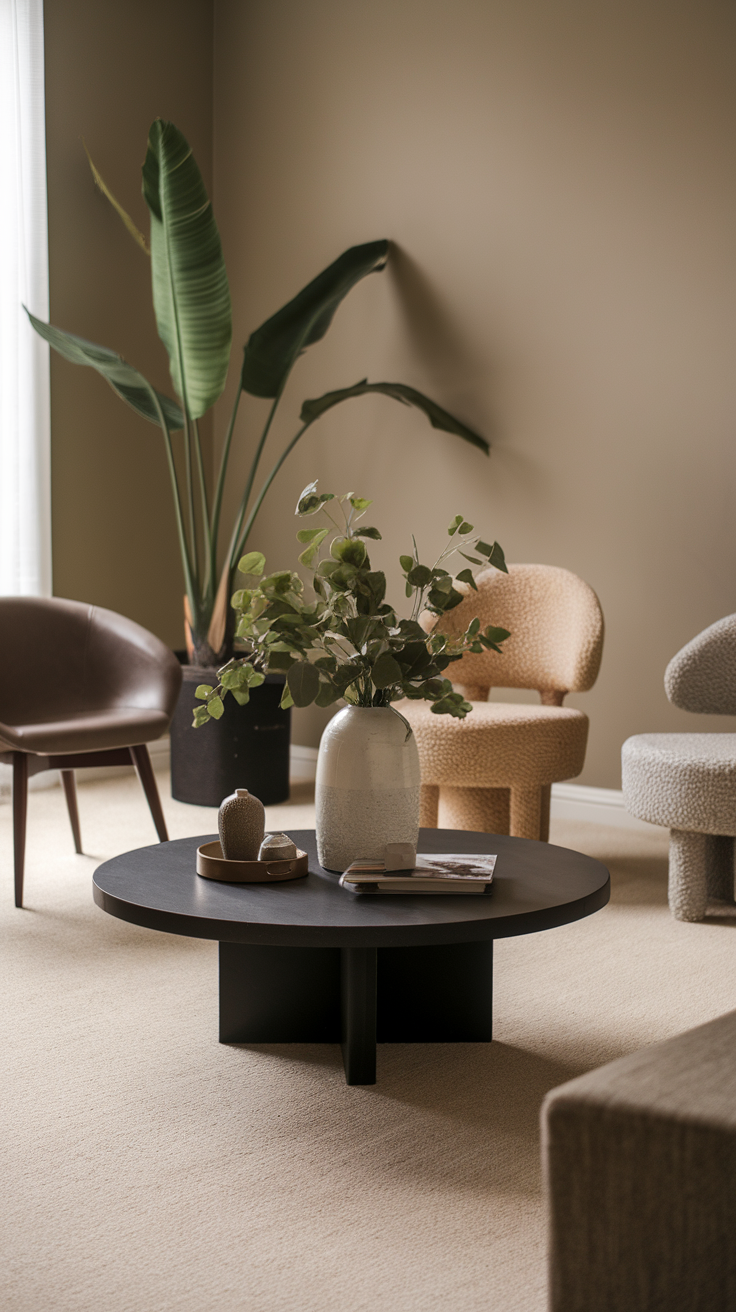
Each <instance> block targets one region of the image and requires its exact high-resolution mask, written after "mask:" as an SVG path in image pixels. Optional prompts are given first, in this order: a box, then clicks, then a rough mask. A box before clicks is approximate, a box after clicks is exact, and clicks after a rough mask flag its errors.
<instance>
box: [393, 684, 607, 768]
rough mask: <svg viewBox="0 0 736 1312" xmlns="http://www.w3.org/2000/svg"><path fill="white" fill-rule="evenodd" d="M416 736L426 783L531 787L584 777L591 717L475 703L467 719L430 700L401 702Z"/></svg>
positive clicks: (570, 710)
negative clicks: (441, 710)
mask: <svg viewBox="0 0 736 1312" xmlns="http://www.w3.org/2000/svg"><path fill="white" fill-rule="evenodd" d="M396 709H397V710H398V711H400V712H401V714H402V715H403V716H405V717H407V718H409V717H410V719H411V725H412V728H413V729H414V733H415V734H416V738H417V746H418V748H419V762H420V765H421V770H422V782H423V783H425V784H450V785H455V786H457V787H463V786H465V787H475V788H533V787H541V786H542V785H544V784H551V783H553V782H554V781H556V780H558V779H570V778H572V777H573V776H574V775H576V774H580V771H581V770H582V768H583V763H584V761H585V748H586V744H587V741H588V717H587V715H584V714H583V712H582V711H577V710H573V708H572V707H567V706H559V707H558V706H533V705H523V704H517V703H508V702H474V703H473V710H472V712H471V713H470V715H468V716H467V718H466V719H464V720H457V719H455V718H454V717H453V716H450V715H435V714H434V712H433V711H432V710H431V708H430V705H429V703H427V702H409V701H401V702H397V704H396Z"/></svg>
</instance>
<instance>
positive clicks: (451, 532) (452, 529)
mask: <svg viewBox="0 0 736 1312" xmlns="http://www.w3.org/2000/svg"><path fill="white" fill-rule="evenodd" d="M462 522H463V517H462V515H456V516H455V518H454V519H453V521H452V523H451V524H450V525H449V527H448V530H447V535H448V537H451V538H452V537H454V536H455V534H456V533H457V531H458V529H459V527H460V525H461V524H462Z"/></svg>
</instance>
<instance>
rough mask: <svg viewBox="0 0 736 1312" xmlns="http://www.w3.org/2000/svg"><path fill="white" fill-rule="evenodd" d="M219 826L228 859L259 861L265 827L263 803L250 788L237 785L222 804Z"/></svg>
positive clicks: (221, 843) (221, 840)
mask: <svg viewBox="0 0 736 1312" xmlns="http://www.w3.org/2000/svg"><path fill="white" fill-rule="evenodd" d="M217 828H218V832H219V835H220V847H221V849H222V855H223V856H224V858H225V860H226V861H257V860H258V850H259V848H260V846H261V843H262V842H263V834H264V831H265V828H266V813H265V811H264V809H263V802H261V801H259V799H258V798H257V797H254V796H253V794H252V793H249V792H248V789H247V788H236V789H235V792H234V793H231V794H230V796H229V797H226V798H225V800H224V802H223V803H222V805H221V806H220V810H219V812H218V816H217Z"/></svg>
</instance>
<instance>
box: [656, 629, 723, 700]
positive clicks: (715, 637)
mask: <svg viewBox="0 0 736 1312" xmlns="http://www.w3.org/2000/svg"><path fill="white" fill-rule="evenodd" d="M664 688H665V692H666V693H667V696H668V697H669V699H670V701H671V702H672V704H673V706H679V707H680V708H681V710H683V711H696V712H698V713H699V714H701V715H736V615H726V617H725V619H722V620H716V622H715V624H711V625H710V626H709V628H707V629H704V630H703V632H702V633H699V634H698V636H697V638H693V639H692V641H691V642H688V643H687V645H686V646H685V647H683V648H682V651H678V653H677V655H676V656H673V657H672V660H671V661H670V663H669V665H668V666H667V669H666V670H665V675H664Z"/></svg>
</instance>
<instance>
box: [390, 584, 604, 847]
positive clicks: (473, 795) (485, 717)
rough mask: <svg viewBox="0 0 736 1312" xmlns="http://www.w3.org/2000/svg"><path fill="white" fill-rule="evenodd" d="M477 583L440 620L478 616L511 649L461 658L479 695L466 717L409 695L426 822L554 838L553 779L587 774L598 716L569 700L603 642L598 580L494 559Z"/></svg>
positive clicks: (460, 681) (591, 675) (462, 673)
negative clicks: (507, 698) (515, 696)
mask: <svg viewBox="0 0 736 1312" xmlns="http://www.w3.org/2000/svg"><path fill="white" fill-rule="evenodd" d="M477 583H478V591H477V593H476V592H474V591H472V590H471V589H470V588H468V587H466V586H465V585H458V587H461V586H462V587H463V588H464V590H465V591H466V594H467V595H466V597H465V599H464V601H462V602H460V604H459V605H458V606H456V607H455V609H454V610H452V611H450V612H449V614H447V615H446V616H445V617H444V619H443V621H442V625H441V628H442V631H443V632H446V633H462V632H463V631H464V630H465V629H466V628H467V626H468V624H469V623H470V622H471V620H472V619H473V618H474V617H475V616H476V615H477V616H478V617H479V619H480V621H481V625H482V626H483V627H484V628H485V626H486V625H487V624H495V625H500V626H502V627H503V628H506V629H508V630H509V631H510V633H511V637H510V638H508V639H507V640H506V642H505V643H504V644H503V653H502V654H501V655H499V654H497V653H496V652H484V653H483V655H480V656H474V655H469V656H463V658H462V660H460V661H457V662H456V663H454V664H453V665H452V666H451V667H450V668H449V670H448V671H447V673H448V675H449V676H450V677H451V678H452V682H453V684H454V686H455V687H456V689H457V690H458V691H460V692H462V693H463V695H464V696H465V697H466V698H467V699H468V700H469V701H472V703H473V710H472V712H471V713H470V714H469V715H468V716H467V718H466V719H464V720H458V719H455V718H453V717H451V716H449V715H435V714H433V712H432V710H431V709H430V706H429V704H428V703H427V702H417V701H409V700H404V701H402V702H399V703H397V710H399V711H400V712H401V714H402V715H403V716H405V718H406V719H407V720H408V721H409V723H410V724H411V726H412V729H413V730H414V734H415V736H416V740H417V746H418V748H419V760H420V763H421V769H422V812H421V821H420V823H421V824H422V825H424V826H426V827H428V828H437V827H438V826H439V827H440V828H447V829H475V830H478V831H480V832H483V833H496V834H509V833H510V834H513V835H514V836H515V837H518V838H537V839H543V840H544V841H546V840H547V838H548V836H549V803H550V792H551V788H552V784H553V783H555V782H557V781H559V780H562V779H571V778H574V776H575V775H578V774H580V771H581V770H582V768H583V763H584V761H585V748H586V744H587V740H588V717H587V715H585V714H584V713H583V712H582V711H578V710H573V709H572V708H571V707H567V706H563V705H562V702H563V699H564V697H565V695H566V694H567V693H568V692H586V691H587V690H588V688H592V686H593V684H594V683H595V680H596V677H597V674H598V669H599V666H600V661H601V652H602V648H603V614H602V612H601V608H600V603H599V601H598V598H597V597H596V595H595V593H594V592H593V590H592V588H590V587H588V584H587V583H584V582H583V580H582V579H580V578H578V577H577V575H576V574H571V573H570V571H569V570H566V569H558V568H556V567H555V566H552V565H510V566H509V573H508V574H501V573H499V572H498V570H495V569H489V570H486V571H484V572H483V573H482V574H480V575H479V576H478V579H477ZM493 687H496V688H531V689H534V690H536V691H537V692H539V694H540V696H541V702H542V704H541V706H535V705H527V704H512V703H505V702H489V701H488V700H487V698H488V694H489V692H490V690H491V688H493Z"/></svg>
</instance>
